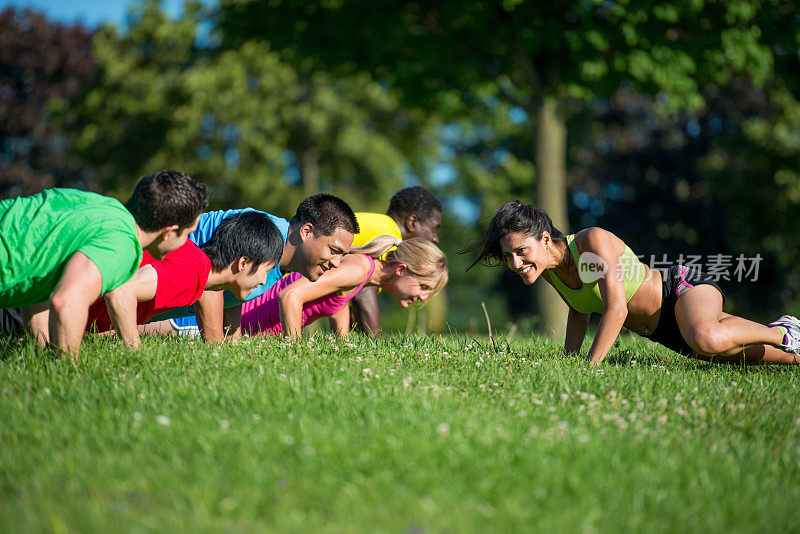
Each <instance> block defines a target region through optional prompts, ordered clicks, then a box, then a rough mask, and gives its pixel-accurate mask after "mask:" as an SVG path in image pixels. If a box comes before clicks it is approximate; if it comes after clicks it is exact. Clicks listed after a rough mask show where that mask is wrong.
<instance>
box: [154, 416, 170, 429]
mask: <svg viewBox="0 0 800 534" xmlns="http://www.w3.org/2000/svg"><path fill="white" fill-rule="evenodd" d="M156 423H158V424H159V425H161V426H169V417H167V416H166V415H159V416H158V417H156Z"/></svg>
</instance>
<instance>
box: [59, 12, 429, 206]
mask: <svg viewBox="0 0 800 534" xmlns="http://www.w3.org/2000/svg"><path fill="white" fill-rule="evenodd" d="M204 20H205V18H204V13H203V10H202V9H201V8H200V6H198V5H195V4H188V5H187V9H186V12H185V13H184V15H183V16H182V17H181V18H180V19H179V20H175V21H170V20H169V19H168V18H167V17H166V15H165V14H164V12H163V10H162V9H161V7H160V4H159V2H149V3H146V4H145V5H144V6H142V7H141V8H139V9H138V10H136V11H134V13H133V15H132V17H131V21H130V28H129V29H128V30H127V31H126V32H125V33H123V34H118V33H117V31H116V30H115V29H114V28H111V27H106V28H104V29H103V30H102V31H101V32H99V33H98V35H97V37H96V39H95V54H96V57H97V62H98V69H99V76H98V78H97V80H96V81H95V83H94V84H93V85H92V86H91V87H89V88H88V89H87V91H86V92H85V93H84V94H82V95H81V96H80V97H79V98H77V99H75V100H73V101H72V102H71V103H70V105H68V106H65V108H72V109H77V110H78V113H79V116H80V138H79V141H78V143H77V145H76V146H77V149H78V151H79V152H80V154H81V155H82V156H83V157H84V158H85V159H87V160H88V161H91V162H94V163H95V164H97V165H99V166H100V167H101V169H102V177H103V180H104V184H107V185H108V187H109V188H111V189H112V190H117V189H124V188H127V187H128V186H129V184H130V183H131V181H132V180H133V179H134V178H136V177H137V176H138V175H141V174H144V173H147V172H150V170H151V169H153V168H161V167H179V168H181V169H184V170H186V171H187V172H189V173H191V174H192V175H193V176H195V177H197V178H198V179H201V180H203V181H205V182H207V183H208V184H209V185H211V186H212V202H214V204H215V205H216V206H225V207H231V206H233V205H241V203H246V204H248V205H253V206H257V207H261V208H265V209H270V210H273V211H277V213H279V214H282V215H289V214H290V212H292V211H293V205H296V203H297V202H299V201H300V200H301V199H302V198H303V197H304V196H306V195H308V194H311V193H316V192H318V191H332V190H333V189H334V187H335V188H336V190H337V192H338V191H339V190H344V191H347V192H348V195H345V196H346V197H347V199H348V200H349V201H352V203H353V205H355V206H358V207H359V208H361V209H365V208H373V207H375V208H378V207H379V208H380V209H385V203H386V198H388V197H389V196H391V194H392V193H393V192H394V191H395V190H396V189H397V188H399V187H400V186H401V184H403V182H404V179H405V177H406V176H407V175H410V174H414V173H415V172H417V173H418V172H420V171H418V170H416V169H418V168H419V167H420V165H422V163H421V162H422V161H423V160H424V153H425V150H426V148H425V147H427V146H428V145H429V144H430V143H426V139H427V138H429V137H431V136H432V135H433V132H434V130H433V126H432V125H431V124H430V121H429V119H428V118H427V117H424V116H422V114H420V113H413V112H403V111H401V110H399V103H398V100H397V97H396V95H395V94H394V92H393V91H391V90H389V89H387V88H385V87H384V86H382V85H381V84H380V83H378V82H375V81H374V80H372V79H371V77H370V76H368V75H366V74H358V75H353V76H349V77H346V78H342V77H337V78H333V77H330V76H328V75H327V74H326V73H324V72H316V71H312V70H310V69H308V68H307V67H305V66H304V65H303V64H302V63H301V62H300V61H297V60H292V58H291V57H288V56H283V55H281V54H279V53H278V52H276V51H274V50H272V49H270V47H269V45H268V44H267V43H266V42H265V41H263V40H258V39H254V40H250V41H248V42H246V43H243V44H242V45H241V46H240V47H238V48H235V49H233V48H227V49H217V48H215V47H213V46H209V45H208V44H207V43H204V42H203V41H202V40H200V39H199V38H198V35H199V30H198V28H199V26H200V24H201V23H203V22H204Z"/></svg>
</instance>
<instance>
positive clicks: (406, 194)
mask: <svg viewBox="0 0 800 534" xmlns="http://www.w3.org/2000/svg"><path fill="white" fill-rule="evenodd" d="M434 211H438V212H439V213H441V212H442V203H441V202H439V199H438V198H436V195H434V194H433V193H431V192H430V191H428V190H427V189H425V188H424V187H420V186H418V185H415V186H413V187H406V188H405V189H401V190H400V191H398V192H397V193H395V195H394V196H393V197H392V199H391V200H390V201H389V209H388V211H387V212H386V214H387V215H389V216H390V217H391V216H393V215H394V216H396V218H398V219H401V220H402V219H405V218H406V217H408V216H409V215H416V216H417V217H418V218H420V219H428V218H430V217H431V216H432V215H433V212H434Z"/></svg>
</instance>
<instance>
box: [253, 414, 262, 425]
mask: <svg viewBox="0 0 800 534" xmlns="http://www.w3.org/2000/svg"><path fill="white" fill-rule="evenodd" d="M253 422H254V423H260V422H261V416H260V415H259V414H257V413H254V414H253Z"/></svg>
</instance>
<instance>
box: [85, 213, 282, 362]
mask: <svg viewBox="0 0 800 534" xmlns="http://www.w3.org/2000/svg"><path fill="white" fill-rule="evenodd" d="M282 252H283V237H282V236H281V233H280V231H279V230H278V227H277V226H275V223H273V222H272V221H271V220H270V219H269V217H268V216H267V215H265V214H263V213H260V212H257V211H252V212H244V213H240V214H238V215H234V216H231V217H228V218H227V219H225V220H224V221H223V222H222V223H221V224H220V225H219V227H217V228H216V229H215V230H214V234H213V235H212V236H211V239H210V240H209V241H208V242H206V243H204V244H203V245H202V246H201V247H198V246H197V245H195V244H194V243H193V242H191V241H187V242H186V243H185V244H184V245H183V246H181V247H180V248H178V249H177V250H174V251H172V252H170V253H168V254H166V255H165V256H164V259H163V260H156V259H154V258H153V257H152V256H150V255H149V254H147V253H146V252H145V253H144V255H143V258H142V262H141V264H140V267H139V270H138V271H137V272H136V274H135V275H134V276H133V278H131V279H130V280H129V281H128V282H126V283H125V284H123V285H122V286H121V287H120V288H119V289H120V290H122V291H123V292H125V293H126V294H127V296H128V298H127V299H126V300H128V301H131V302H138V305H137V309H136V314H135V317H136V321H135V323H134V322H133V321H132V318H133V317H134V314H133V313H123V314H120V315H118V316H116V321H115V322H116V323H117V324H118V325H119V326H118V330H117V334H118V335H119V337H120V338H122V340H123V341H124V342H125V343H126V344H127V345H128V346H129V347H131V348H134V349H136V348H138V346H139V342H140V340H139V334H138V332H137V327H136V326H137V324H144V323H146V322H147V321H149V320H150V319H152V318H153V317H154V316H156V315H158V314H160V313H164V312H165V311H167V310H170V309H172V308H177V307H180V306H190V305H192V304H194V303H195V302H197V300H198V299H199V298H200V296H201V295H202V294H203V291H222V290H224V289H227V290H228V291H230V292H231V293H233V294H234V295H235V296H236V297H237V298H240V299H243V298H244V297H246V296H247V295H248V294H249V293H250V292H251V291H252V290H253V289H254V288H255V287H257V286H259V285H261V284H263V283H264V282H265V281H266V278H267V272H268V271H269V270H270V269H272V268H273V267H274V266H275V265H276V264H277V263H278V262H279V261H280V258H281V254H282ZM112 313H113V312H112ZM111 328H112V320H111V317H110V316H109V309H108V307H107V306H106V302H105V299H102V298H101V299H98V300H97V301H96V302H95V303H94V304H93V305H92V306H91V308H89V320H88V321H87V324H86V330H87V331H96V332H107V331H110V330H111Z"/></svg>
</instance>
